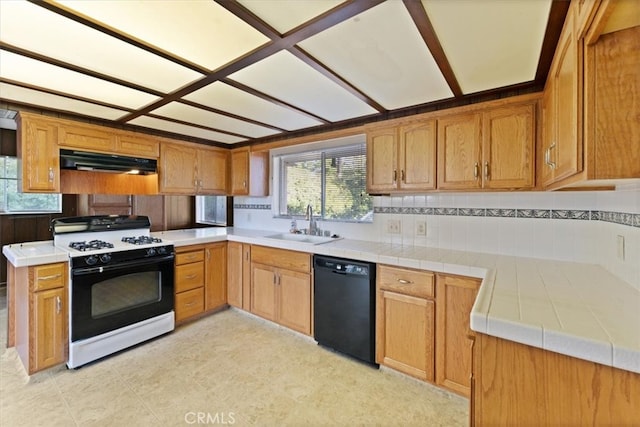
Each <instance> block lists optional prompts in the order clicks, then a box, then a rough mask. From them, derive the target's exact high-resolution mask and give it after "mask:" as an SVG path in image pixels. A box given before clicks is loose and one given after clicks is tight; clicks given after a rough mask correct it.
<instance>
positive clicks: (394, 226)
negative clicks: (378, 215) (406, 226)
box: [387, 219, 400, 234]
mask: <svg viewBox="0 0 640 427" xmlns="http://www.w3.org/2000/svg"><path fill="white" fill-rule="evenodd" d="M387 233H390V234H400V220H399V219H390V220H388V221H387Z"/></svg>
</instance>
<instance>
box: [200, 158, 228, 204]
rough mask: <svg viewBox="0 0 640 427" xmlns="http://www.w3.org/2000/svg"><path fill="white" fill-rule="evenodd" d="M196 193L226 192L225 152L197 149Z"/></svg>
mask: <svg viewBox="0 0 640 427" xmlns="http://www.w3.org/2000/svg"><path fill="white" fill-rule="evenodd" d="M197 175H198V194H226V192H227V153H226V152H225V151H222V150H198V172H197Z"/></svg>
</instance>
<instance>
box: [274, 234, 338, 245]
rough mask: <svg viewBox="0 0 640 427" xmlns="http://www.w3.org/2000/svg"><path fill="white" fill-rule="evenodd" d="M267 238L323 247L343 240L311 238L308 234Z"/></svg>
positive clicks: (276, 235) (277, 235)
mask: <svg viewBox="0 0 640 427" xmlns="http://www.w3.org/2000/svg"><path fill="white" fill-rule="evenodd" d="M265 237H266V238H267V239H278V240H286V241H289V242H300V243H311V244H312V245H321V244H323V243H329V242H335V241H336V240H340V239H341V237H323V236H310V235H308V234H294V233H278V234H272V235H271V236H265Z"/></svg>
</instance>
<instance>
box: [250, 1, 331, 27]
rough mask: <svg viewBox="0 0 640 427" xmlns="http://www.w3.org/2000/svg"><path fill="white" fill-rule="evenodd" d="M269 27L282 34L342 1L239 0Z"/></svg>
mask: <svg viewBox="0 0 640 427" xmlns="http://www.w3.org/2000/svg"><path fill="white" fill-rule="evenodd" d="M238 2H239V3H240V4H242V5H243V6H244V7H246V8H247V9H249V10H250V11H251V12H253V14H254V15H256V16H258V17H259V18H260V19H262V20H263V21H265V22H266V23H267V24H269V25H270V26H271V27H273V28H275V29H276V30H278V32H279V33H280V34H284V33H286V32H287V31H289V30H292V29H294V28H295V27H297V26H299V25H301V24H304V23H305V22H307V21H310V20H311V19H313V18H315V17H316V16H318V15H322V14H323V13H325V12H326V11H328V10H330V9H332V8H334V7H335V6H337V5H339V4H340V3H343V1H342V0H304V1H300V0H239V1H238Z"/></svg>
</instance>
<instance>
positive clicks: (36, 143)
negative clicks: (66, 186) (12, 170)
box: [17, 113, 60, 193]
mask: <svg viewBox="0 0 640 427" xmlns="http://www.w3.org/2000/svg"><path fill="white" fill-rule="evenodd" d="M17 138H18V144H17V154H18V158H19V159H20V169H21V171H20V173H19V179H20V180H21V181H22V183H21V184H22V185H21V186H22V191H23V192H25V193H59V192H60V153H59V152H58V144H57V140H58V127H57V125H56V124H55V122H53V121H50V120H48V119H44V118H41V116H37V115H33V114H24V113H21V114H19V115H18V117H17Z"/></svg>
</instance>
